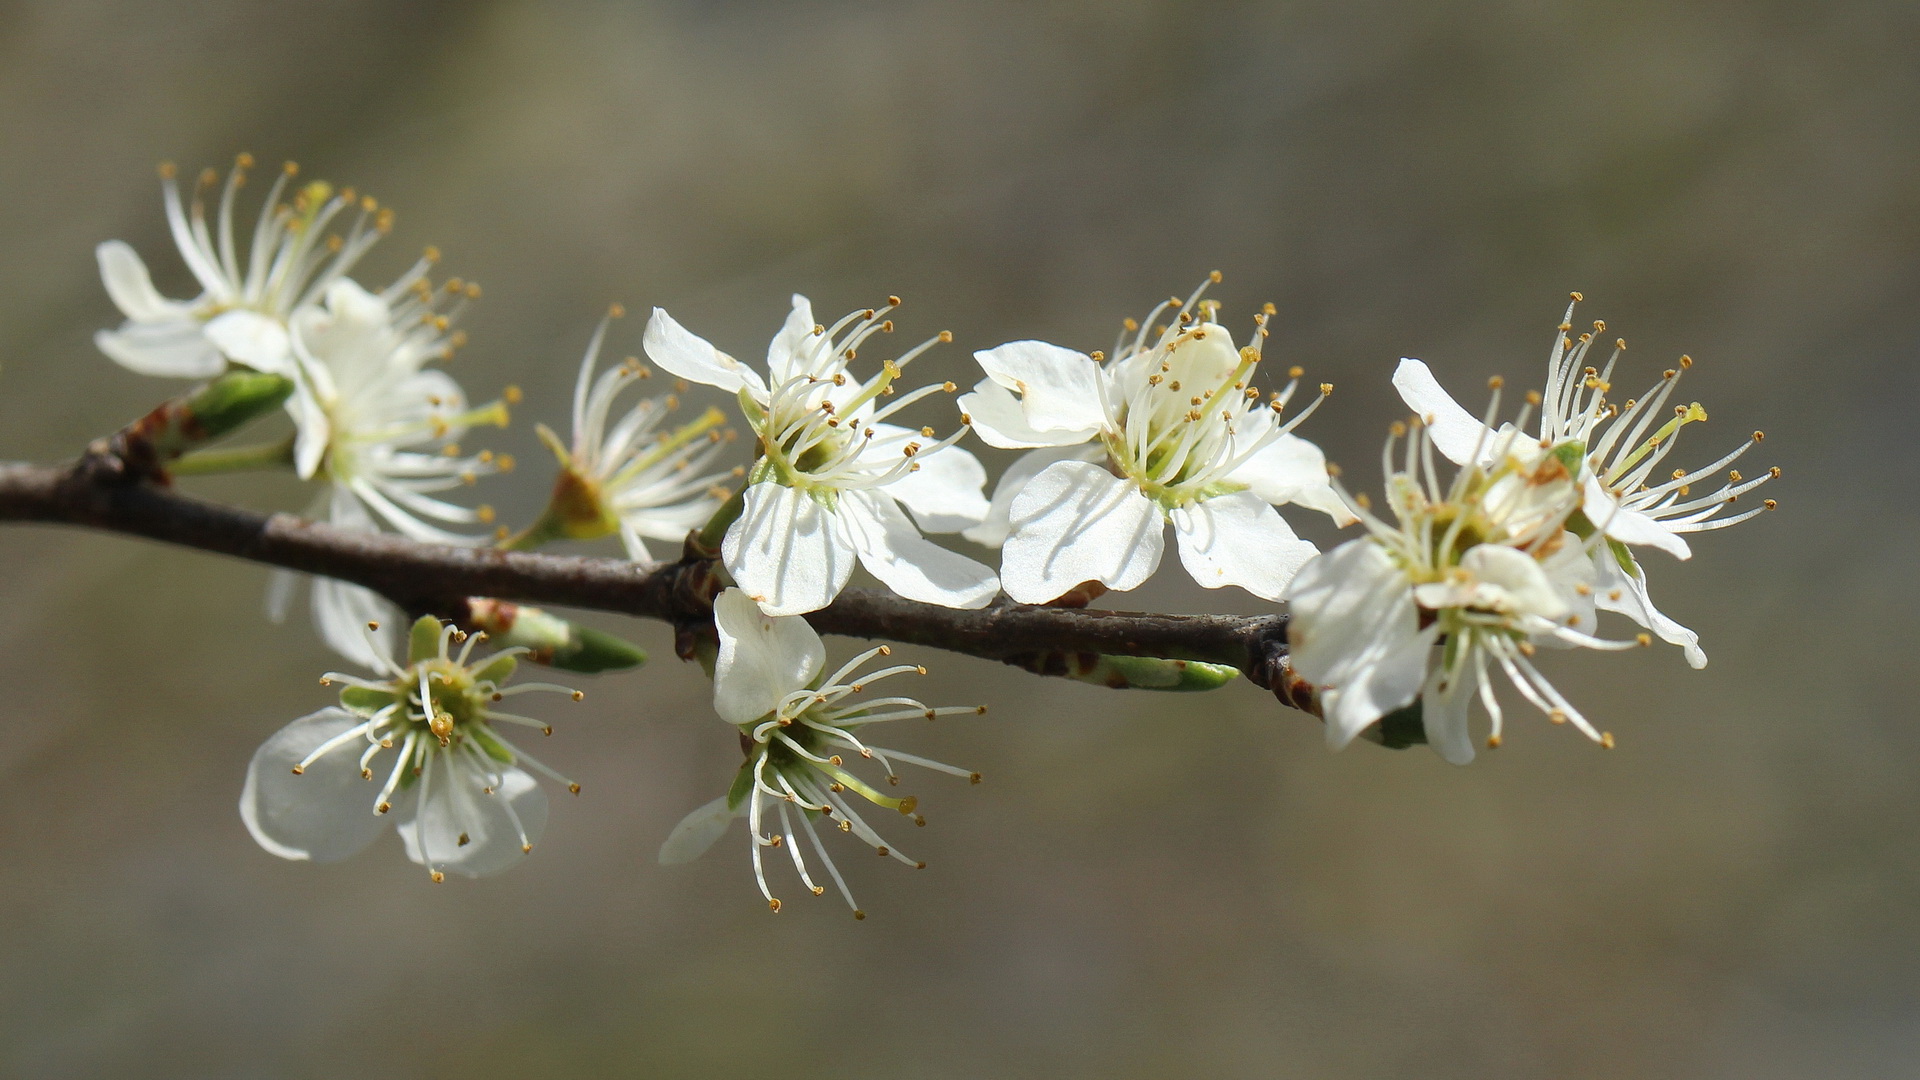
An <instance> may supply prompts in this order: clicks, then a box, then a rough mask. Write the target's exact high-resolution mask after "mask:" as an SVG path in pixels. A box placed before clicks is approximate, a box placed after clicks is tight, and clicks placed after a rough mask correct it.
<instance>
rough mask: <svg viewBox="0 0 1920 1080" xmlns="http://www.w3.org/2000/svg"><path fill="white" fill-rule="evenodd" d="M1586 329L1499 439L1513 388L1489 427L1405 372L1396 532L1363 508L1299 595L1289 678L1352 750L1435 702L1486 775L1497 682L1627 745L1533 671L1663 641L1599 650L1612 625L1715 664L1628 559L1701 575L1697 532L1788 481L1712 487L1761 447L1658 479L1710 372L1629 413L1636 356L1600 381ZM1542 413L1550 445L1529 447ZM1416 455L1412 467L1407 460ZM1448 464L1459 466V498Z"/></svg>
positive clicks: (1425, 377) (1433, 709)
mask: <svg viewBox="0 0 1920 1080" xmlns="http://www.w3.org/2000/svg"><path fill="white" fill-rule="evenodd" d="M1579 299H1580V297H1579V294H1577V293H1576V294H1575V295H1574V300H1575V302H1578V300H1579ZM1572 316H1573V308H1572V306H1569V307H1568V309H1567V315H1566V317H1565V318H1564V319H1563V320H1562V322H1561V324H1560V327H1559V328H1558V330H1557V331H1556V333H1555V341H1554V345H1553V349H1552V351H1551V353H1550V355H1549V358H1548V372H1547V381H1546V391H1545V393H1538V392H1530V393H1529V394H1528V398H1527V406H1526V407H1525V408H1523V409H1522V410H1521V412H1520V415H1519V416H1518V417H1517V418H1516V419H1515V420H1514V421H1513V422H1511V423H1507V424H1502V425H1499V426H1498V427H1496V426H1495V420H1496V418H1497V417H1498V413H1499V385H1500V384H1499V380H1495V383H1494V396H1493V404H1492V405H1491V406H1490V407H1489V408H1488V411H1487V413H1486V415H1485V417H1484V418H1475V417H1474V416H1473V415H1472V414H1471V413H1469V412H1467V411H1466V410H1465V409H1464V408H1462V407H1461V406H1460V405H1458V404H1457V403H1456V402H1455V401H1454V400H1453V398H1452V397H1450V396H1449V395H1447V394H1446V392H1445V391H1444V390H1442V389H1441V388H1440V386H1439V384H1438V382H1437V380H1435V379H1434V377H1433V375H1432V373H1431V372H1430V371H1429V370H1428V368H1427V367H1426V365H1425V364H1422V363H1421V362H1420V361H1418V360H1413V359H1406V360H1402V361H1401V364H1400V367H1399V370H1398V371H1397V372H1396V374H1395V377H1394V382H1395V385H1396V386H1397V387H1398V388H1399V390H1400V392H1401V395H1402V397H1403V398H1404V399H1405V400H1406V402H1407V404H1409V405H1411V406H1412V407H1413V408H1414V409H1415V410H1416V416H1415V417H1414V420H1413V430H1412V431H1409V430H1408V428H1407V426H1406V425H1395V428H1394V432H1393V435H1392V436H1391V437H1390V438H1389V439H1388V442H1387V449H1386V453H1385V455H1384V461H1383V470H1384V471H1385V472H1386V474H1387V509H1388V511H1389V514H1390V517H1391V520H1388V519H1387V518H1382V517H1380V516H1378V515H1376V514H1374V513H1373V512H1372V510H1371V508H1370V507H1369V506H1368V505H1367V503H1366V501H1365V500H1364V499H1356V500H1353V502H1354V506H1355V509H1356V511H1357V512H1358V513H1359V514H1360V515H1361V517H1362V520H1363V522H1364V523H1365V525H1366V528H1367V533H1368V535H1367V536H1365V537H1363V538H1361V539H1357V540H1353V541H1349V542H1348V543H1346V544H1344V545H1342V546H1341V547H1339V548H1337V549H1335V550H1334V551H1332V552H1329V553H1328V554H1327V555H1325V556H1323V557H1321V558H1318V559H1315V560H1314V561H1312V562H1310V563H1308V564H1307V566H1306V567H1305V568H1303V569H1302V571H1301V572H1300V574H1299V575H1298V576H1297V577H1296V578H1295V579H1294V581H1293V584H1292V586H1291V587H1290V589H1289V591H1288V595H1287V599H1288V601H1289V603H1290V607H1291V610H1292V621H1291V623H1290V625H1289V638H1290V644H1291V656H1290V662H1291V664H1292V666H1293V668H1294V670H1295V671H1296V672H1297V673H1298V674H1299V675H1301V676H1302V677H1303V678H1306V679H1307V680H1309V681H1310V682H1312V683H1313V684H1314V685H1315V687H1316V689H1317V692H1318V696H1319V700H1320V704H1321V710H1322V712H1323V714H1324V715H1325V718H1326V721H1327V737H1328V740H1329V742H1330V743H1331V744H1333V745H1334V746H1336V747H1338V746H1343V745H1345V744H1346V743H1347V742H1349V741H1351V740H1352V739H1353V737H1354V736H1355V735H1357V734H1359V733H1360V732H1361V731H1362V730H1364V729H1366V728H1367V727H1369V726H1370V725H1372V724H1374V723H1376V722H1377V721H1379V720H1380V719H1381V718H1382V717H1384V716H1385V715H1387V714H1388V713H1390V712H1392V711H1394V710H1396V709H1400V708H1402V707H1404V706H1407V705H1409V704H1410V703H1412V702H1414V701H1415V700H1416V699H1418V701H1419V703H1420V710H1421V711H1420V716H1421V720H1422V722H1423V724H1424V727H1425V732H1426V736H1427V739H1428V741H1429V742H1431V743H1432V744H1433V746H1434V748H1435V749H1436V750H1437V751H1439V753H1440V754H1441V755H1442V756H1443V757H1445V758H1446V759H1447V760H1449V761H1453V762H1456V763H1464V762H1467V761H1470V760H1472V758H1473V753H1474V751H1473V742H1472V739H1471V737H1470V735H1469V732H1468V710H1469V708H1470V706H1471V703H1472V702H1473V701H1474V700H1475V699H1476V698H1477V699H1478V700H1479V701H1480V702H1481V704H1482V706H1483V707H1484V708H1485V710H1486V712H1487V714H1488V716H1489V718H1490V719H1491V722H1492V730H1491V734H1490V735H1489V737H1488V740H1487V744H1488V745H1489V746H1498V745H1500V740H1501V731H1502V720H1503V713H1502V710H1501V707H1500V703H1499V700H1498V698H1497V697H1496V695H1495V693H1494V687H1493V684H1492V682H1491V681H1490V680H1489V678H1488V676H1489V674H1490V673H1491V672H1492V671H1494V670H1496V669H1497V670H1498V671H1499V672H1500V673H1501V674H1503V675H1505V676H1506V679H1507V681H1508V682H1509V683H1510V684H1511V685H1512V686H1513V688H1514V689H1515V690H1516V691H1517V692H1518V693H1519V694H1520V696H1521V697H1522V698H1524V699H1525V700H1526V701H1527V702H1529V703H1530V704H1532V705H1533V706H1535V707H1537V708H1538V709H1540V710H1541V711H1542V712H1544V713H1545V714H1546V715H1547V716H1548V718H1549V719H1551V720H1553V721H1554V722H1556V723H1566V722H1571V723H1572V724H1573V725H1574V726H1575V727H1577V728H1578V729H1580V730H1581V731H1582V732H1584V733H1585V734H1586V735H1587V736H1588V737H1590V738H1592V739H1593V740H1594V741H1596V742H1599V743H1601V744H1602V745H1606V746H1611V745H1612V744H1613V738H1612V736H1611V735H1610V734H1607V733H1604V732H1601V731H1599V730H1597V729H1595V728H1594V726H1593V725H1592V724H1591V723H1589V722H1588V720H1587V719H1586V717H1585V716H1584V715H1583V714H1582V713H1581V712H1580V710H1579V709H1577V708H1575V707H1574V706H1573V705H1572V704H1571V703H1569V702H1568V701H1567V699H1566V698H1565V697H1564V696H1563V695H1562V694H1560V692H1559V691H1557V690H1556V689H1554V687H1553V685H1552V684H1551V683H1550V682H1549V681H1548V680H1547V678H1546V677H1545V676H1544V675H1543V674H1542V673H1541V671H1540V670H1539V668H1538V667H1537V666H1536V665H1535V663H1534V656H1535V655H1536V652H1537V650H1538V647H1539V646H1542V645H1550V646H1562V647H1585V648H1594V649H1620V648H1631V647H1633V646H1634V645H1636V644H1642V645H1644V644H1649V643H1650V642H1651V640H1652V639H1651V637H1650V636H1649V635H1648V634H1645V633H1641V634H1638V635H1637V636H1636V637H1635V638H1634V639H1633V640H1630V641H1614V640H1607V639H1603V638H1600V637H1597V636H1594V634H1593V633H1592V632H1591V631H1592V629H1593V628H1594V626H1595V622H1596V614H1597V609H1603V610H1608V611H1613V612H1618V613H1622V614H1625V615H1627V616H1629V617H1630V618H1632V619H1633V620H1634V621H1635V622H1637V623H1639V624H1640V625H1641V626H1642V627H1644V628H1645V629H1646V630H1649V631H1652V633H1653V634H1657V635H1659V637H1660V638H1662V639H1663V640H1665V641H1667V642H1669V643H1671V644H1675V645H1679V646H1681V647H1682V649H1683V650H1684V652H1685V655H1686V657H1687V660H1688V662H1689V663H1690V664H1692V665H1693V666H1694V667H1702V666H1705V664H1706V654H1705V653H1704V652H1702V651H1701V649H1700V647H1699V638H1698V635H1696V634H1695V633H1694V632H1693V631H1691V630H1689V629H1687V628H1686V627H1684V626H1682V625H1680V624H1679V623H1677V622H1675V621H1674V620H1672V619H1670V618H1668V617H1667V616H1665V615H1663V614H1661V613H1660V612H1659V611H1658V610H1657V609H1655V608H1654V607H1653V604H1652V602H1651V600H1650V599H1649V598H1648V595H1647V588H1646V573H1645V570H1644V569H1643V568H1642V567H1641V565H1640V563H1639V561H1638V560H1637V559H1636V558H1635V556H1634V555H1633V553H1632V551H1631V550H1630V547H1629V545H1644V546H1652V547H1658V548H1661V549H1662V550H1665V551H1667V552H1669V553H1671V554H1674V555H1676V556H1678V557H1680V558H1687V557H1688V556H1689V555H1690V554H1691V551H1690V550H1689V548H1688V547H1687V545H1686V542H1685V541H1684V540H1683V539H1682V534H1685V533H1690V532H1701V531H1706V530H1710V529H1717V528H1724V527H1726V526H1728V525H1733V524H1737V523H1738V522H1740V521H1744V520H1746V519H1748V518H1750V517H1752V516H1753V515H1754V514H1757V513H1762V512H1764V511H1766V510H1768V509H1771V508H1772V507H1773V506H1774V505H1775V504H1774V503H1773V501H1772V500H1770V499H1769V500H1765V501H1764V502H1762V503H1761V505H1759V506H1757V507H1754V508H1753V509H1751V510H1748V511H1745V512H1742V513H1738V514H1732V515H1726V516H1722V512H1723V511H1724V510H1726V508H1727V507H1729V506H1731V505H1732V504H1733V503H1735V502H1736V501H1737V500H1738V499H1739V498H1740V496H1741V495H1743V494H1745V493H1746V492H1748V491H1750V490H1752V489H1753V488H1754V487H1756V486H1758V485H1759V484H1762V483H1765V482H1766V481H1767V480H1769V479H1772V478H1773V477H1776V476H1778V475H1779V474H1780V471H1779V470H1778V469H1777V468H1775V469H1769V470H1768V471H1767V472H1766V473H1765V474H1763V475H1761V476H1760V477H1758V478H1756V479H1753V480H1747V479H1744V478H1743V477H1741V476H1740V474H1739V473H1738V472H1730V473H1729V475H1728V477H1727V479H1726V480H1725V481H1724V482H1723V483H1720V484H1719V485H1718V486H1717V487H1711V486H1710V485H1711V478H1712V477H1714V476H1715V475H1716V474H1718V473H1719V471H1720V470H1722V469H1725V468H1726V467H1727V466H1729V465H1730V464H1732V463H1733V461H1734V460H1735V459H1737V458H1738V457H1739V456H1740V455H1741V454H1743V453H1744V452H1745V451H1746V450H1747V449H1749V448H1750V447H1751V446H1752V445H1753V444H1754V443H1755V442H1758V441H1759V440H1760V438H1761V434H1760V433H1759V432H1755V433H1754V434H1753V437H1752V439H1750V440H1748V441H1747V442H1746V443H1745V444H1744V445H1742V446H1740V447H1738V448H1736V449H1735V450H1734V451H1733V452H1732V453H1731V454H1727V455H1725V456H1724V457H1721V458H1719V459H1718V460H1716V461H1715V462H1713V463H1712V464H1710V465H1708V466H1706V467H1704V468H1698V469H1693V470H1687V469H1674V470H1673V471H1672V473H1671V474H1670V475H1669V476H1667V477H1660V478H1656V477H1655V476H1654V473H1655V470H1656V469H1658V468H1659V467H1660V466H1661V465H1662V464H1663V463H1664V462H1665V461H1666V459H1667V457H1668V455H1669V454H1670V453H1671V452H1672V450H1673V447H1674V445H1675V444H1676V441H1677V436H1678V435H1679V433H1680V431H1681V429H1682V428H1684V427H1685V426H1687V425H1688V424H1691V423H1697V422H1700V421H1703V420H1705V419H1706V415H1707V414H1706V410H1705V409H1704V408H1702V407H1701V406H1700V404H1699V403H1698V402H1693V403H1689V404H1685V405H1677V404H1676V405H1673V406H1672V411H1671V414H1670V415H1669V414H1668V413H1667V411H1666V410H1667V408H1668V404H1669V402H1671V401H1672V400H1673V391H1674V387H1675V386H1676V385H1678V383H1679V379H1680V375H1681V374H1682V372H1684V371H1685V370H1686V369H1687V368H1688V367H1690V366H1692V361H1691V360H1690V359H1689V358H1687V357H1682V358H1681V363H1680V366H1679V367H1678V368H1675V369H1670V370H1668V371H1666V372H1665V373H1663V375H1662V376H1661V381H1660V382H1659V383H1657V384H1656V385H1655V386H1654V387H1653V389H1652V390H1650V391H1649V392H1648V393H1647V394H1645V395H1644V396H1642V397H1640V398H1637V399H1632V400H1629V401H1627V402H1626V403H1625V404H1624V405H1619V404H1615V403H1613V402H1611V401H1610V400H1609V399H1608V396H1607V395H1608V393H1609V391H1610V390H1611V382H1610V380H1611V379H1612V377H1613V372H1614V368H1615V366H1616V364H1617V362H1618V361H1619V359H1620V357H1621V355H1622V354H1623V353H1624V351H1625V349H1626V342H1625V341H1623V340H1622V341H1616V343H1615V348H1614V351H1613V355H1612V356H1611V357H1610V358H1609V359H1608V361H1607V362H1606V364H1605V366H1604V367H1595V366H1590V365H1588V364H1587V363H1586V356H1587V352H1588V350H1589V349H1590V348H1591V346H1592V343H1593V340H1594V338H1593V334H1597V333H1600V332H1602V331H1604V330H1605V326H1604V324H1602V323H1595V324H1594V330H1593V333H1583V334H1581V335H1580V336H1579V337H1578V338H1577V339H1576V338H1573V337H1571V336H1569V332H1570V331H1571V330H1572ZM1535 408H1538V409H1539V410H1540V427H1539V433H1538V434H1537V435H1533V434H1529V433H1527V431H1526V428H1527V424H1528V419H1529V415H1528V414H1529V413H1530V412H1531V411H1532V410H1533V409H1535ZM1663 416H1665V417H1666V419H1665V420H1664V421H1660V418H1661V417H1663ZM1656 424H1657V426H1656ZM1402 438H1404V439H1406V448H1405V453H1404V456H1403V457H1400V458H1398V459H1396V456H1395V445H1396V443H1397V442H1398V441H1399V440H1400V439H1402ZM1436 455H1438V456H1441V457H1444V458H1446V459H1448V460H1450V461H1451V462H1453V463H1454V464H1455V465H1456V466H1457V472H1456V473H1455V475H1454V477H1453V479H1452V480H1451V482H1450V483H1448V484H1446V485H1444V486H1443V485H1442V484H1441V483H1440V480H1439V472H1440V470H1439V469H1438V468H1437V467H1436V464H1435V461H1434V458H1435V456H1436ZM1396 462H1397V464H1396ZM1701 484H1708V485H1709V486H1710V490H1709V491H1708V492H1707V493H1706V494H1704V495H1700V496H1697V497H1696V496H1694V495H1693V494H1692V489H1693V488H1694V486H1695V485H1701ZM1436 646H1438V653H1439V657H1438V662H1437V663H1436V662H1435V655H1434V654H1435V652H1436Z"/></svg>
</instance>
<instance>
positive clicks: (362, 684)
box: [293, 617, 585, 882]
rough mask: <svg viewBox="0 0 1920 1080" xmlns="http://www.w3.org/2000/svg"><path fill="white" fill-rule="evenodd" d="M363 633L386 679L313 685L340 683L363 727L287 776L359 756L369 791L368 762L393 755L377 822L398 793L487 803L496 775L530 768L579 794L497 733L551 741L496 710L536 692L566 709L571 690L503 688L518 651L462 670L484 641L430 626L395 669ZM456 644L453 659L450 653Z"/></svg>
mask: <svg viewBox="0 0 1920 1080" xmlns="http://www.w3.org/2000/svg"><path fill="white" fill-rule="evenodd" d="M367 629H368V631H369V638H368V647H369V651H370V653H371V655H373V656H375V657H378V658H379V659H380V661H381V674H382V675H383V676H385V678H380V679H366V678H361V677H359V676H356V675H349V674H344V673H341V672H328V673H327V674H325V675H323V676H321V678H320V684H321V685H322V686H331V685H333V684H335V683H340V684H344V688H343V689H342V690H341V692H340V705H341V707H342V708H344V709H346V710H347V711H348V712H351V713H353V714H354V715H355V716H358V717H360V718H361V723H359V724H358V725H356V726H354V727H352V728H349V729H348V730H346V731H344V732H341V733H340V734H338V735H336V736H334V737H333V738H331V739H329V740H327V741H326V742H324V743H322V744H321V745H319V746H318V747H316V748H315V749H314V750H313V752H312V753H310V754H308V755H307V756H306V758H304V759H303V760H301V761H300V762H299V763H298V764H296V765H294V766H293V772H294V774H295V775H299V774H302V773H304V772H305V771H306V769H307V768H308V767H310V766H311V765H312V764H313V763H314V762H316V761H318V760H319V759H320V758H322V757H324V756H326V755H328V754H332V753H342V752H350V751H351V748H354V747H358V748H359V749H360V777H361V779H362V780H366V781H368V782H372V781H374V780H375V779H376V771H375V767H374V766H375V763H376V762H375V759H376V758H377V757H378V756H379V755H380V754H381V753H382V752H384V751H387V750H393V749H398V751H399V753H398V755H397V756H396V757H395V759H394V761H393V764H392V765H391V766H390V767H386V768H385V779H384V781H383V782H382V783H381V785H380V788H379V790H378V792H377V793H376V794H375V795H374V797H373V800H372V804H371V807H372V812H373V813H375V814H385V813H387V812H388V811H390V810H392V809H393V800H394V799H395V798H396V795H397V793H398V792H400V791H402V790H404V789H406V788H409V787H413V786H414V785H416V784H417V785H418V787H419V796H418V797H419V800H420V802H421V804H423V805H424V804H425V803H426V802H427V800H429V799H431V798H433V797H434V796H435V793H436V791H438V790H440V789H441V787H442V785H455V784H469V785H472V786H474V787H475V788H477V790H478V792H479V794H481V795H482V796H485V797H492V796H494V795H495V794H496V793H497V792H498V790H499V788H500V786H501V779H502V775H503V770H505V769H507V768H510V767H516V766H526V767H528V768H531V769H533V770H534V771H535V772H538V773H540V774H542V775H544V776H546V777H548V778H550V779H552V780H554V781H556V782H558V783H561V784H564V785H566V787H567V790H569V791H571V792H573V793H574V794H576V795H577V794H579V793H580V785H579V784H577V783H575V782H573V781H572V780H569V779H567V778H566V777H564V776H562V775H560V774H559V773H557V772H555V771H554V770H553V769H551V768H549V767H548V766H546V765H545V764H543V763H542V762H540V761H539V760H538V759H536V758H534V757H533V756H531V755H529V754H528V753H526V752H525V751H524V750H521V749H520V748H519V747H517V746H515V745H513V744H512V743H511V742H509V741H508V740H507V739H506V738H505V737H503V736H502V735H501V734H499V732H498V731H497V730H496V725H500V724H512V725H515V726H519V727H529V728H533V729H535V730H537V731H539V732H540V733H541V734H542V735H551V734H553V728H552V726H551V725H549V724H547V723H545V722H544V721H541V720H536V719H534V718H532V717H530V716H522V715H520V714H518V713H511V712H506V711H504V710H502V709H499V708H496V707H495V706H496V705H498V703H500V702H502V701H504V700H505V699H507V698H509V697H513V696H516V695H519V694H526V693H539V692H548V693H558V694H565V695H567V696H568V697H570V698H571V699H572V700H574V701H579V700H581V699H582V698H583V697H585V695H584V694H583V693H581V692H580V691H579V690H575V689H573V688H572V687H568V686H561V685H558V684H556V683H544V682H530V683H520V684H518V685H514V686H508V685H506V683H507V680H509V679H510V678H512V676H513V672H514V669H515V667H516V666H517V664H518V660H517V658H518V657H519V656H520V655H521V654H523V653H526V652H528V651H529V650H527V649H526V648H523V647H519V646H515V647H513V648H508V649H501V650H499V651H497V652H494V653H492V654H491V655H489V656H487V657H485V658H483V659H481V660H478V661H475V662H473V663H471V664H470V663H469V658H470V657H471V655H472V653H473V648H474V646H475V645H478V644H480V643H481V642H484V641H485V640H486V638H487V635H486V633H485V632H484V631H481V632H475V633H472V634H468V633H467V632H465V631H463V630H460V629H458V628H457V627H455V626H453V625H452V624H447V625H444V626H442V625H440V624H439V623H438V621H437V620H434V619H432V618H430V617H428V618H423V619H422V620H421V621H420V622H419V623H416V624H415V625H414V628H413V632H412V635H411V645H410V651H409V662H408V664H407V665H406V666H405V667H402V666H400V665H398V664H395V663H393V662H392V661H389V660H387V659H385V657H384V656H383V655H382V654H381V651H380V648H379V646H378V643H377V642H374V641H373V640H372V638H371V631H374V630H378V629H379V625H378V624H377V623H370V624H368V627H367ZM456 645H457V646H459V649H458V651H457V652H456V651H452V650H453V646H456ZM449 805H450V806H452V807H453V808H454V813H455V814H456V817H457V816H458V814H459V811H460V808H461V806H462V800H460V799H458V798H453V799H450V800H449ZM501 806H502V807H503V808H504V809H505V810H506V813H507V815H508V817H509V818H510V820H511V821H512V822H513V825H514V827H515V828H516V829H518V830H519V834H520V844H521V850H522V851H531V850H532V849H533V843H532V841H531V839H530V838H529V837H528V834H527V830H526V828H525V826H523V825H522V824H521V822H520V819H519V816H518V815H517V814H516V813H515V812H514V809H513V805H512V803H511V802H509V801H506V800H502V801H501ZM424 842H425V841H424V840H423V841H422V843H423V844H424ZM468 842H469V834H468V832H467V831H466V829H465V827H464V826H463V828H462V831H461V832H460V834H459V838H458V841H457V843H458V845H459V846H462V847H464V846H465V845H466V844H467V843H468ZM425 854H426V861H427V864H428V871H429V873H430V874H431V876H432V878H433V880H434V881H436V882H437V881H441V880H444V878H445V874H444V873H443V871H442V870H441V869H440V868H439V867H438V866H436V865H435V863H434V858H433V853H431V852H427V853H425Z"/></svg>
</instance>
